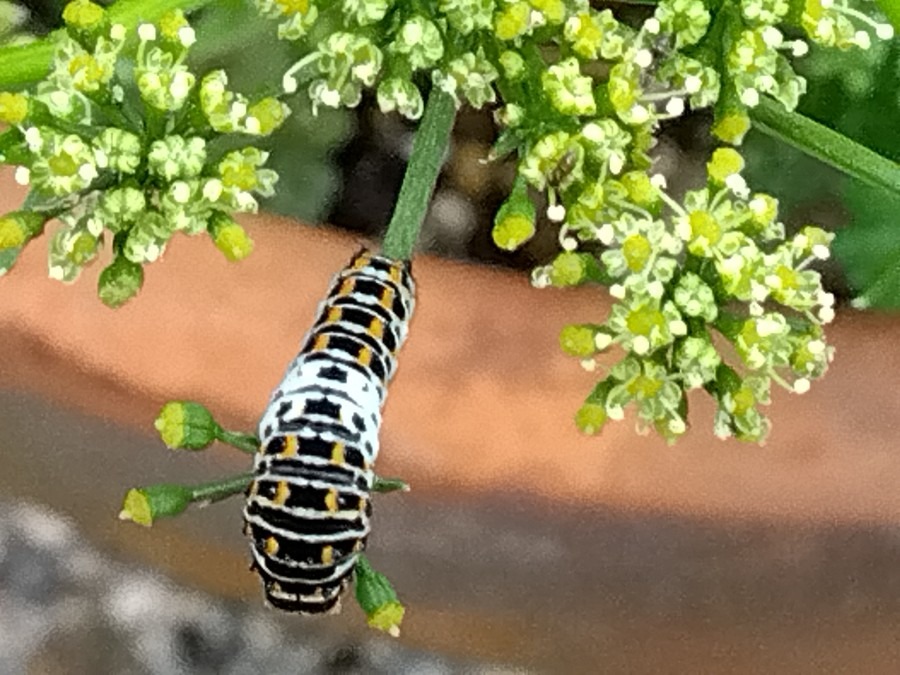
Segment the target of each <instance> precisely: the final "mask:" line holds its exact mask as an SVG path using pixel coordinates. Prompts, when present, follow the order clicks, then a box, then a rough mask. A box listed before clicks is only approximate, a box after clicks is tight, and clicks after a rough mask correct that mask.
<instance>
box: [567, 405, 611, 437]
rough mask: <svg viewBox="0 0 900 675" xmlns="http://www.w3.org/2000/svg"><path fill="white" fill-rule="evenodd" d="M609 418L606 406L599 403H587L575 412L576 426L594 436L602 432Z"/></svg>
mask: <svg viewBox="0 0 900 675" xmlns="http://www.w3.org/2000/svg"><path fill="white" fill-rule="evenodd" d="M607 419H608V416H607V414H606V407H605V406H603V405H600V404H599V403H585V404H584V405H582V406H581V407H580V408H579V409H578V412H576V413H575V426H577V427H578V430H579V431H581V432H582V433H585V434H588V435H589V436H593V435H594V434H599V433H600V431H601V430H602V429H603V425H605V424H606V420H607Z"/></svg>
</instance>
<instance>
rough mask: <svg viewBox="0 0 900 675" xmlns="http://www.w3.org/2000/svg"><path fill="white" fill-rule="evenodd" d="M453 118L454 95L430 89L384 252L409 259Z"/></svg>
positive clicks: (454, 107)
mask: <svg viewBox="0 0 900 675" xmlns="http://www.w3.org/2000/svg"><path fill="white" fill-rule="evenodd" d="M455 118H456V105H455V103H454V101H453V99H452V98H451V97H450V96H449V95H448V94H446V93H444V92H443V91H439V90H437V89H434V90H432V92H431V95H430V96H429V97H428V102H427V103H426V105H425V113H424V115H423V116H422V121H421V123H420V124H419V129H418V131H417V132H416V139H415V141H414V142H413V149H412V155H410V158H409V164H408V165H407V167H406V174H405V175H404V176H403V185H402V186H401V187H400V194H399V196H398V197H397V203H396V205H395V206H394V215H393V216H392V217H391V222H390V223H389V224H388V228H387V231H386V232H385V235H384V243H383V245H382V250H383V251H384V254H385V255H386V256H389V257H391V258H396V259H398V260H408V259H409V258H410V256H411V255H412V251H413V248H414V247H415V245H416V239H418V236H419V230H421V229H422V223H423V222H424V221H425V215H426V214H427V213H428V204H429V202H430V201H431V193H432V192H433V191H434V186H435V183H437V179H438V174H439V173H440V170H441V165H442V164H443V161H444V154H445V153H446V151H447V146H448V145H449V144H450V132H451V130H452V129H453V120H454V119H455Z"/></svg>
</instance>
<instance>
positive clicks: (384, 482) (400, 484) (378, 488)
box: [372, 476, 409, 492]
mask: <svg viewBox="0 0 900 675" xmlns="http://www.w3.org/2000/svg"><path fill="white" fill-rule="evenodd" d="M397 490H400V491H402V492H409V484H408V483H407V482H406V481H404V480H401V479H400V478H382V477H381V476H375V482H374V483H373V484H372V492H396V491H397Z"/></svg>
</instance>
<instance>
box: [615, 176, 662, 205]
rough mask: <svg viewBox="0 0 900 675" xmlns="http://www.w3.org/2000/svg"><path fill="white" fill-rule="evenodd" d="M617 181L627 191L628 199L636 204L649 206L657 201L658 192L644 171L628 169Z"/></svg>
mask: <svg viewBox="0 0 900 675" xmlns="http://www.w3.org/2000/svg"><path fill="white" fill-rule="evenodd" d="M619 181H620V182H621V183H622V186H623V187H624V188H625V189H626V190H627V191H628V199H629V200H630V201H632V202H634V203H635V204H637V205H638V206H642V207H644V208H650V207H652V206H654V205H656V204H657V203H658V202H659V192H658V191H657V189H656V188H655V187H653V184H652V183H651V182H650V177H649V176H648V175H647V173H646V172H645V171H629V172H628V173H626V174H623V175H622V177H621V178H620V179H619Z"/></svg>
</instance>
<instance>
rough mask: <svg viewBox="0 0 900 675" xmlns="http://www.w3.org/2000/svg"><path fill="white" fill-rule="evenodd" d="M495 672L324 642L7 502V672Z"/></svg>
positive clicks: (2, 645)
mask: <svg viewBox="0 0 900 675" xmlns="http://www.w3.org/2000/svg"><path fill="white" fill-rule="evenodd" d="M460 671H465V672H471V673H485V672H491V673H497V672H503V671H502V670H501V669H499V668H491V669H487V668H485V667H480V666H477V665H475V664H473V663H468V664H466V663H464V662H460V661H457V662H452V661H449V660H447V659H442V658H440V657H438V656H435V655H430V654H424V653H422V652H419V651H416V650H413V649H410V648H408V647H405V646H403V645H402V644H401V643H400V642H397V641H392V640H390V639H379V638H378V637H377V636H375V635H369V636H365V637H361V638H353V637H348V636H340V635H333V634H332V635H329V633H328V632H327V631H324V630H322V629H321V627H315V626H310V625H306V626H302V627H301V626H298V625H297V623H296V622H294V624H293V625H290V623H289V622H288V621H286V620H285V617H283V616H278V615H277V614H276V613H274V612H265V611H264V610H262V609H261V608H257V607H253V606H249V605H247V604H246V603H240V602H235V601H233V600H223V599H221V598H215V597H212V596H210V595H208V594H204V593H201V592H198V591H196V590H194V589H190V588H185V587H184V586H179V585H176V584H174V583H172V582H171V581H169V580H167V579H166V578H165V577H163V576H162V575H160V574H159V573H158V572H155V571H153V570H150V569H147V568H145V567H140V566H135V565H125V564H121V563H119V562H116V561H113V560H112V559H111V558H110V557H109V556H106V555H103V554H101V553H100V552H98V551H97V550H96V549H95V548H93V547H92V546H91V545H90V544H89V543H87V542H86V541H85V539H84V537H83V535H82V533H81V532H79V531H78V529H76V528H75V527H74V526H73V524H72V522H71V520H70V519H68V518H65V517H62V516H60V515H59V514H57V513H54V512H52V511H50V510H49V509H46V508H44V507H41V506H36V505H34V504H32V503H29V502H27V501H19V502H12V501H3V502H0V672H2V673H4V674H6V675H18V674H19V673H29V674H34V675H37V674H38V673H40V674H44V675H55V674H59V675H68V674H82V673H84V674H106V673H131V674H135V675H136V674H139V673H150V674H154V675H155V674H158V675H170V674H171V675H175V674H179V675H180V674H182V673H183V674H184V675H206V674H209V675H240V674H245V673H246V674H250V673H266V674H267V675H282V674H284V675H293V674H294V673H298V672H299V673H322V674H323V675H324V674H329V673H378V674H382V673H383V674H385V675H388V674H390V673H401V672H421V673H426V672H427V673H435V674H438V673H453V672H460Z"/></svg>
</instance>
